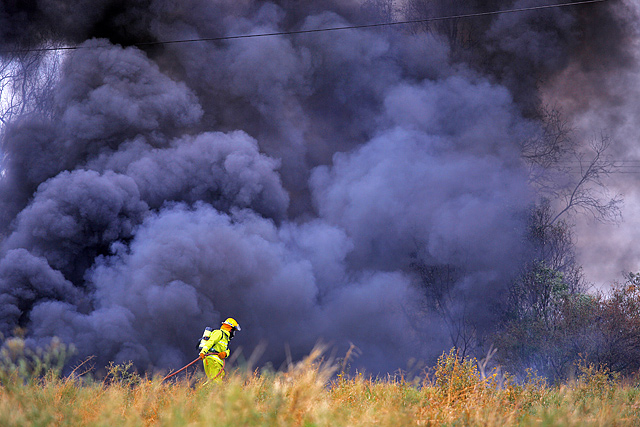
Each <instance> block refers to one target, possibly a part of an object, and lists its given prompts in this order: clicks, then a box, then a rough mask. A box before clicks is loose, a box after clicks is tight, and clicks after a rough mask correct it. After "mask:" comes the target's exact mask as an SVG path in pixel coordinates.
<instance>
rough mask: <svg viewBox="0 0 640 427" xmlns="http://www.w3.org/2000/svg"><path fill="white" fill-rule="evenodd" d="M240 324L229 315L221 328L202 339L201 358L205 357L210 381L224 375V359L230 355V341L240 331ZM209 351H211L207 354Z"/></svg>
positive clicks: (204, 361) (219, 378)
mask: <svg viewBox="0 0 640 427" xmlns="http://www.w3.org/2000/svg"><path fill="white" fill-rule="evenodd" d="M240 330H241V329H240V325H238V322H236V320H235V319H232V318H231V317H229V318H228V319H227V320H225V321H224V322H222V325H221V326H220V329H216V330H215V331H213V332H211V334H210V335H209V336H208V337H206V334H205V336H204V337H202V340H201V341H200V359H203V363H204V372H205V373H206V374H207V377H209V381H220V380H221V379H222V377H224V375H225V373H224V359H226V358H227V357H229V353H230V352H229V348H228V346H229V341H230V340H231V339H232V338H233V336H234V335H235V333H236V331H240ZM207 353H211V354H209V355H207Z"/></svg>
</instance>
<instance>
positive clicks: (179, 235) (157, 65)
mask: <svg viewBox="0 0 640 427" xmlns="http://www.w3.org/2000/svg"><path fill="white" fill-rule="evenodd" d="M450 3H451V2H432V9H430V10H426V12H428V13H436V14H441V15H442V14H444V15H446V14H450V13H451V12H452V11H454V12H455V11H459V12H456V13H473V12H484V11H487V10H496V9H504V8H514V7H515V8H517V7H528V6H532V5H537V4H540V3H536V2H533V1H528V0H527V1H516V2H512V1H492V2H479V1H476V2H460V3H461V4H460V5H457V6H456V7H455V8H454V9H452V8H451V5H450ZM541 4H547V3H545V2H542V3H541ZM618 4H619V3H618V2H614V1H610V2H607V4H606V5H604V4H603V5H583V6H575V7H567V8H562V9H560V8H556V9H546V10H541V11H530V12H526V13H518V14H516V13H514V14H509V15H495V16H491V17H483V18H481V19H478V20H476V21H464V22H460V27H459V28H461V29H462V31H461V33H456V34H454V35H452V34H451V33H450V32H449V33H447V32H446V31H445V30H446V29H447V28H448V29H451V27H450V26H449V27H446V28H445V27H437V26H433V27H430V28H427V29H424V28H418V29H416V28H414V27H410V28H399V27H394V28H393V29H384V30H381V29H362V30H349V31H340V32H325V33H314V34H307V35H298V36H282V37H264V38H255V39H248V40H222V41H215V42H193V43H180V44H153V45H147V44H144V43H149V42H158V41H163V40H179V39H194V38H211V37H221V36H227V35H238V34H251V33H265V32H277V31H283V30H284V31H286V30H296V29H313V28H321V27H329V26H343V25H349V24H352V23H361V22H368V20H371V19H376V18H377V17H379V16H380V15H377V14H376V13H375V12H376V10H378V8H377V5H382V2H368V4H367V5H366V7H363V6H362V5H361V4H360V3H359V2H356V1H351V2H349V1H338V0H334V1H322V2H292V1H276V2H266V1H257V0H251V1H249V0H248V1H236V0H234V1H226V0H181V1H178V2H176V1H164V0H137V1H116V0H100V1H80V2H78V1H76V2H70V1H49V0H44V1H21V2H17V1H4V2H2V3H0V46H2V47H3V48H4V50H3V51H4V52H8V51H10V50H11V49H24V48H28V47H34V46H40V45H42V44H43V43H47V42H55V43H58V44H59V43H62V44H79V49H76V50H73V51H69V52H67V53H64V54H61V55H64V57H63V67H62V69H61V72H60V75H59V76H58V83H57V85H56V87H55V90H54V93H53V99H52V102H51V108H50V109H49V110H48V111H46V112H38V113H32V114H26V115H23V116H21V117H19V118H17V119H16V120H14V121H12V122H11V123H10V124H9V125H8V126H7V127H6V129H5V132H4V134H3V135H4V137H3V138H4V139H3V141H2V150H3V154H4V155H5V159H4V163H3V175H2V180H1V181H0V196H1V199H0V203H1V204H2V206H1V207H2V215H1V217H0V230H1V232H2V235H3V236H4V238H3V240H2V243H1V244H0V303H1V305H0V332H1V333H2V334H3V335H4V336H5V337H7V336H10V335H11V334H12V333H13V331H14V330H15V328H16V327H23V328H25V329H26V331H27V338H28V340H29V342H30V343H31V344H33V345H39V344H44V343H46V342H47V341H48V340H50V339H51V338H52V337H54V336H57V337H59V338H60V339H62V340H63V341H65V342H68V343H73V344H74V345H75V346H76V347H77V349H78V357H79V358H84V357H86V356H88V355H96V356H97V357H98V362H99V363H104V364H106V363H107V362H108V361H111V360H113V361H116V362H122V361H125V360H133V361H134V362H135V363H136V365H137V366H138V367H140V368H141V369H149V370H153V369H159V368H163V369H164V368H169V367H172V368H176V367H179V366H181V365H182V364H184V363H185V362H187V361H189V360H191V359H192V358H193V357H194V356H195V355H194V348H193V347H194V342H195V340H196V339H197V338H198V337H199V335H200V333H201V330H202V329H203V328H204V326H207V325H210V326H217V325H218V322H220V321H221V320H223V319H224V318H225V317H227V316H233V317H235V318H236V319H237V320H238V321H239V323H240V324H241V326H242V328H243V330H242V332H241V333H239V334H238V335H237V338H236V340H235V341H234V344H236V346H242V347H243V348H244V351H245V353H250V352H251V351H252V350H253V349H254V348H255V347H256V346H257V345H258V344H260V343H261V342H266V343H267V350H266V352H265V354H264V356H263V361H270V362H272V363H274V364H275V365H276V366H277V365H279V364H280V363H281V362H283V361H284V360H285V354H286V351H285V348H288V349H290V351H291V354H292V355H293V356H294V357H299V356H301V355H303V354H305V353H306V352H308V351H309V350H310V348H311V347H312V346H313V345H314V344H315V343H316V342H317V341H318V340H320V339H322V340H324V341H325V342H331V343H333V344H335V345H336V347H337V349H338V351H339V352H342V354H344V351H346V349H347V348H349V344H350V343H353V344H355V345H356V346H357V347H358V348H359V349H360V351H361V356H360V358H359V359H358V360H357V361H356V362H354V363H356V364H357V365H358V366H363V367H365V368H367V369H369V370H372V371H374V372H379V371H392V370H394V369H397V368H403V367H405V366H406V363H407V361H408V360H409V359H411V358H421V359H426V360H430V359H432V358H433V357H434V356H436V355H438V354H439V353H440V352H441V351H442V350H445V349H448V348H449V347H450V346H451V345H452V342H451V339H450V336H449V332H448V331H447V324H446V322H447V319H443V318H442V317H441V316H439V315H438V314H437V313H435V312H431V311H430V310H429V309H428V308H426V307H428V304H425V299H426V298H427V296H426V294H425V290H424V283H421V281H420V275H419V274H417V272H416V268H415V266H416V265H421V266H453V267H454V268H455V269H456V271H458V272H459V274H458V278H457V280H456V282H455V283H454V284H453V288H452V289H451V294H450V295H453V296H455V299H454V300H452V301H450V302H449V307H448V309H449V318H448V321H454V322H457V321H458V320H460V319H465V322H467V321H468V322H471V323H472V324H473V325H474V327H475V330H477V331H479V332H482V331H490V330H491V327H492V326H491V325H492V324H493V322H494V321H495V316H496V313H497V311H498V310H496V306H497V305H498V304H499V303H500V300H501V298H502V292H503V290H504V289H505V286H506V285H507V284H508V283H509V281H510V280H513V277H514V275H515V274H516V273H517V271H518V268H519V266H520V265H521V263H522V262H523V257H525V256H526V250H525V244H524V243H523V239H524V235H525V232H526V230H525V229H526V224H525V222H526V216H527V215H526V213H527V210H528V208H529V207H530V205H531V203H532V202H533V201H534V200H535V197H536V195H535V192H534V191H533V189H532V188H531V186H530V184H529V179H528V175H527V169H526V168H525V167H524V165H523V163H522V161H521V158H520V143H521V142H522V141H523V140H525V139H527V138H530V137H532V136H533V135H535V134H536V133H538V132H540V123H539V120H538V117H536V115H535V114H534V112H535V111H536V108H537V107H539V105H540V98H541V96H540V93H539V87H538V82H540V81H541V80H545V79H547V78H551V77H553V76H556V75H559V74H560V73H562V72H563V71H564V70H565V69H566V68H567V67H568V66H569V64H572V63H575V62H576V61H578V62H580V61H583V62H584V63H585V64H587V63H589V61H592V58H591V57H590V56H588V55H585V54H584V50H585V49H586V47H585V46H586V45H588V44H590V43H592V42H593V40H600V38H599V37H600V35H602V34H609V35H611V34H613V35H615V36H618V37H617V42H618V43H619V44H618V48H617V50H615V51H613V50H607V49H604V48H603V46H602V45H598V46H597V47H596V48H597V49H598V50H599V51H600V52H605V53H606V54H607V55H609V56H610V57H612V59H611V60H612V61H613V62H615V61H614V59H613V57H614V56H615V55H621V52H623V51H624V46H625V45H624V43H622V40H620V39H621V38H622V37H619V36H621V34H619V33H618V32H616V31H614V30H612V28H613V27H615V26H616V25H618V24H619V23H620V20H619V19H614V18H613V17H612V16H613V14H611V13H609V11H611V10H614V9H615V8H616V7H617V5H618ZM462 5H464V7H463V6H462ZM365 10H366V11H367V13H361V12H362V11H365ZM407 11H408V12H406V13H412V12H411V9H407ZM423 12H425V11H423ZM426 12H425V13H426ZM416 13H417V12H416ZM594 16H600V17H606V18H607V19H608V20H605V21H604V22H606V25H603V26H602V27H601V28H593V27H590V28H589V29H588V30H587V29H586V28H585V23H588V22H592V21H593V20H594V18H593V17H594ZM410 17H414V18H416V17H417V18H420V17H421V16H420V15H419V14H418V15H413V16H410ZM462 39H464V40H466V41H469V42H470V47H469V46H466V47H464V46H463V45H464V43H462V42H461V40H462ZM612 43H613V41H612ZM145 46H146V47H145ZM461 46H463V47H464V48H463V47H461ZM578 47H580V49H579V48H578ZM5 55H10V54H9V53H5Z"/></svg>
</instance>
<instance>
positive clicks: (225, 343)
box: [200, 329, 231, 362]
mask: <svg viewBox="0 0 640 427" xmlns="http://www.w3.org/2000/svg"><path fill="white" fill-rule="evenodd" d="M230 339H231V335H229V332H227V331H223V330H222V329H216V330H215V331H213V332H211V336H210V337H209V339H208V340H206V341H205V342H204V345H203V346H202V350H200V354H207V353H221V352H223V351H224V352H225V353H227V357H229V354H230V352H229V340H230ZM208 357H213V358H214V359H217V360H220V361H221V362H222V360H221V359H220V358H219V357H218V356H213V355H212V356H208Z"/></svg>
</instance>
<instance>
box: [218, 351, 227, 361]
mask: <svg viewBox="0 0 640 427" xmlns="http://www.w3.org/2000/svg"><path fill="white" fill-rule="evenodd" d="M218 357H219V358H220V359H224V358H225V357H227V352H226V351H221V352H220V353H218Z"/></svg>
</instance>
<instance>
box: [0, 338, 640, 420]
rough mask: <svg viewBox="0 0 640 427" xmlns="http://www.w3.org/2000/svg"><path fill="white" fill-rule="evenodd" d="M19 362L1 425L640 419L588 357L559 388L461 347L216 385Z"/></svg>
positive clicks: (629, 387) (626, 394)
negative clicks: (380, 375)
mask: <svg viewBox="0 0 640 427" xmlns="http://www.w3.org/2000/svg"><path fill="white" fill-rule="evenodd" d="M18 365H19V364H16V363H4V364H3V365H1V366H0V368H1V369H0V425H1V426H30V425H34V426H47V425H55V426H65V425H69V426H82V425H90V426H101V425H104V426H113V425H118V426H145V425H160V426H187V425H188V426H198V425H203V426H211V425H214V426H216V427H223V426H289V425H292V426H449V425H451V426H453V425H455V426H466V425H472V426H475V425H479V426H511V425H514V426H515V425H521V426H614V425H617V426H626V425H629V426H632V425H640V388H638V387H636V386H635V385H633V384H624V385H623V384H621V383H620V381H619V380H618V378H617V377H616V376H615V375H613V374H611V373H610V372H608V371H607V370H606V369H605V368H602V367H596V366H593V365H586V364H582V365H580V366H579V369H580V375H579V376H578V378H577V379H576V380H575V381H573V382H572V383H570V384H565V385H559V386H554V387H551V386H549V385H547V384H546V382H545V381H544V380H542V379H540V378H537V377H535V376H534V375H531V376H529V377H528V379H527V380H526V381H525V382H523V383H520V384H516V382H514V381H513V380H512V379H510V378H509V376H505V375H499V374H498V372H496V371H494V372H490V373H488V374H486V375H483V373H481V372H480V370H479V369H478V364H477V362H476V361H475V360H473V359H464V360H459V359H458V358H457V357H456V354H455V352H453V351H452V352H450V353H448V354H443V355H442V357H441V358H440V360H439V361H438V364H437V366H436V367H435V368H434V370H433V375H430V376H429V377H428V378H426V379H425V378H423V379H420V380H416V381H406V380H404V379H402V378H400V377H387V378H384V379H373V378H368V377H366V376H364V375H362V374H359V375H355V376H345V375H342V374H338V375H336V373H337V372H336V369H337V367H336V366H335V365H334V364H331V363H326V362H323V361H322V359H321V352H320V351H319V350H314V352H312V354H311V355H309V357H307V358H306V359H305V360H303V361H302V362H300V363H298V364H297V365H295V366H292V367H291V368H290V369H289V370H288V371H286V372H261V373H258V372H246V371H236V372H231V373H230V374H229V375H228V376H227V377H226V379H225V381H224V382H223V383H222V384H207V385H205V384H204V378H203V377H202V373H201V372H199V373H198V374H197V375H196V376H194V377H191V378H184V377H183V378H181V379H179V380H176V381H167V382H164V383H163V382H162V381H161V379H160V377H156V378H153V379H147V378H142V377H140V376H138V375H137V374H135V373H134V372H132V370H131V366H129V365H112V366H110V368H109V375H108V376H107V378H105V380H104V381H101V382H98V381H93V380H91V379H89V378H86V377H78V376H77V375H76V376H72V377H67V378H60V376H59V375H57V374H56V370H55V369H50V370H49V371H48V372H49V373H48V374H44V375H42V374H41V373H40V374H39V375H35V376H34V375H33V372H31V373H28V372H27V374H28V375H27V376H25V372H26V371H24V369H23V370H22V371H21V370H20V367H19V366H18ZM23 368H24V366H23Z"/></svg>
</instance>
